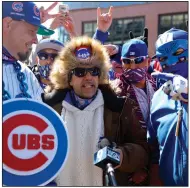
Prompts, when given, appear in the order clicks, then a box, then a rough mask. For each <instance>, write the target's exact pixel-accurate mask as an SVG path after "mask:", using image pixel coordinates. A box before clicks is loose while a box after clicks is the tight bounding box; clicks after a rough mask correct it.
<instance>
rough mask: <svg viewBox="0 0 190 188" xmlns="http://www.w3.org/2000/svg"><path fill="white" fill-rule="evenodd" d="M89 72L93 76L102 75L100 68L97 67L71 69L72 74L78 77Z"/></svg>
mask: <svg viewBox="0 0 190 188" xmlns="http://www.w3.org/2000/svg"><path fill="white" fill-rule="evenodd" d="M88 72H89V73H90V74H91V76H100V69H99V68H97V67H93V68H75V69H73V70H72V71H71V74H74V75H75V76H77V77H84V76H86V75H87V73H88Z"/></svg>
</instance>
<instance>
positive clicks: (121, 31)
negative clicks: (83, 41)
mask: <svg viewBox="0 0 190 188" xmlns="http://www.w3.org/2000/svg"><path fill="white" fill-rule="evenodd" d="M144 25H145V24H144V17H136V18H122V19H113V21H112V25H111V27H110V29H109V31H108V32H109V36H108V40H107V41H106V43H112V44H123V43H124V42H126V40H128V39H129V31H132V32H133V34H134V36H135V37H138V36H141V35H142V34H143V30H144ZM96 28H97V23H96V21H92V22H83V32H82V33H83V34H85V35H88V36H90V37H92V36H93V35H94V33H95V31H96Z"/></svg>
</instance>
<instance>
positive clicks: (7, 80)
mask: <svg viewBox="0 0 190 188" xmlns="http://www.w3.org/2000/svg"><path fill="white" fill-rule="evenodd" d="M17 62H18V63H19V64H20V65H21V72H23V73H24V74H25V76H26V80H25V81H24V82H25V83H26V84H27V85H28V90H27V93H28V94H29V95H30V96H31V97H32V99H34V100H38V101H42V99H41V93H43V90H42V88H41V86H40V85H39V83H38V80H37V79H36V77H35V75H34V74H33V73H32V71H31V70H30V69H29V68H28V67H27V66H26V65H25V64H23V63H21V62H19V61H17ZM3 81H4V84H5V90H6V91H7V92H8V93H9V94H10V96H11V99H12V98H15V96H16V95H18V94H20V93H21V90H20V88H19V84H20V82H19V81H18V79H17V73H16V72H15V70H14V67H13V65H12V64H11V63H3Z"/></svg>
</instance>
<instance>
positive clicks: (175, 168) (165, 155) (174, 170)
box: [147, 87, 188, 186]
mask: <svg viewBox="0 0 190 188" xmlns="http://www.w3.org/2000/svg"><path fill="white" fill-rule="evenodd" d="M180 109H181V112H182V116H181V122H180V124H179V134H178V136H175V132H176V125H177V121H178V114H179V111H180ZM147 137H148V142H149V143H150V144H151V146H153V147H152V148H154V149H155V150H154V151H153V152H152V163H153V164H158V163H159V174H160V178H161V180H162V181H163V183H164V185H165V186H188V104H186V103H183V102H180V101H175V100H172V99H171V97H170V96H168V95H166V94H165V93H164V92H163V91H162V87H161V88H160V89H159V90H158V91H156V93H155V94H154V97H153V99H152V106H151V109H150V123H149V125H148V135H147Z"/></svg>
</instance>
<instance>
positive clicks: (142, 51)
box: [121, 39, 148, 59]
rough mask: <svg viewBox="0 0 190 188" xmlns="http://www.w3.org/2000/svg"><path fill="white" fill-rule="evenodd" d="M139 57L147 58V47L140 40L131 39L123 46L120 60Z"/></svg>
mask: <svg viewBox="0 0 190 188" xmlns="http://www.w3.org/2000/svg"><path fill="white" fill-rule="evenodd" d="M140 56H148V48H147V45H146V43H145V42H143V41H142V40H139V39H131V40H129V41H127V42H126V43H125V44H124V45H123V47H122V51H121V59H125V58H129V57H140Z"/></svg>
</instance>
